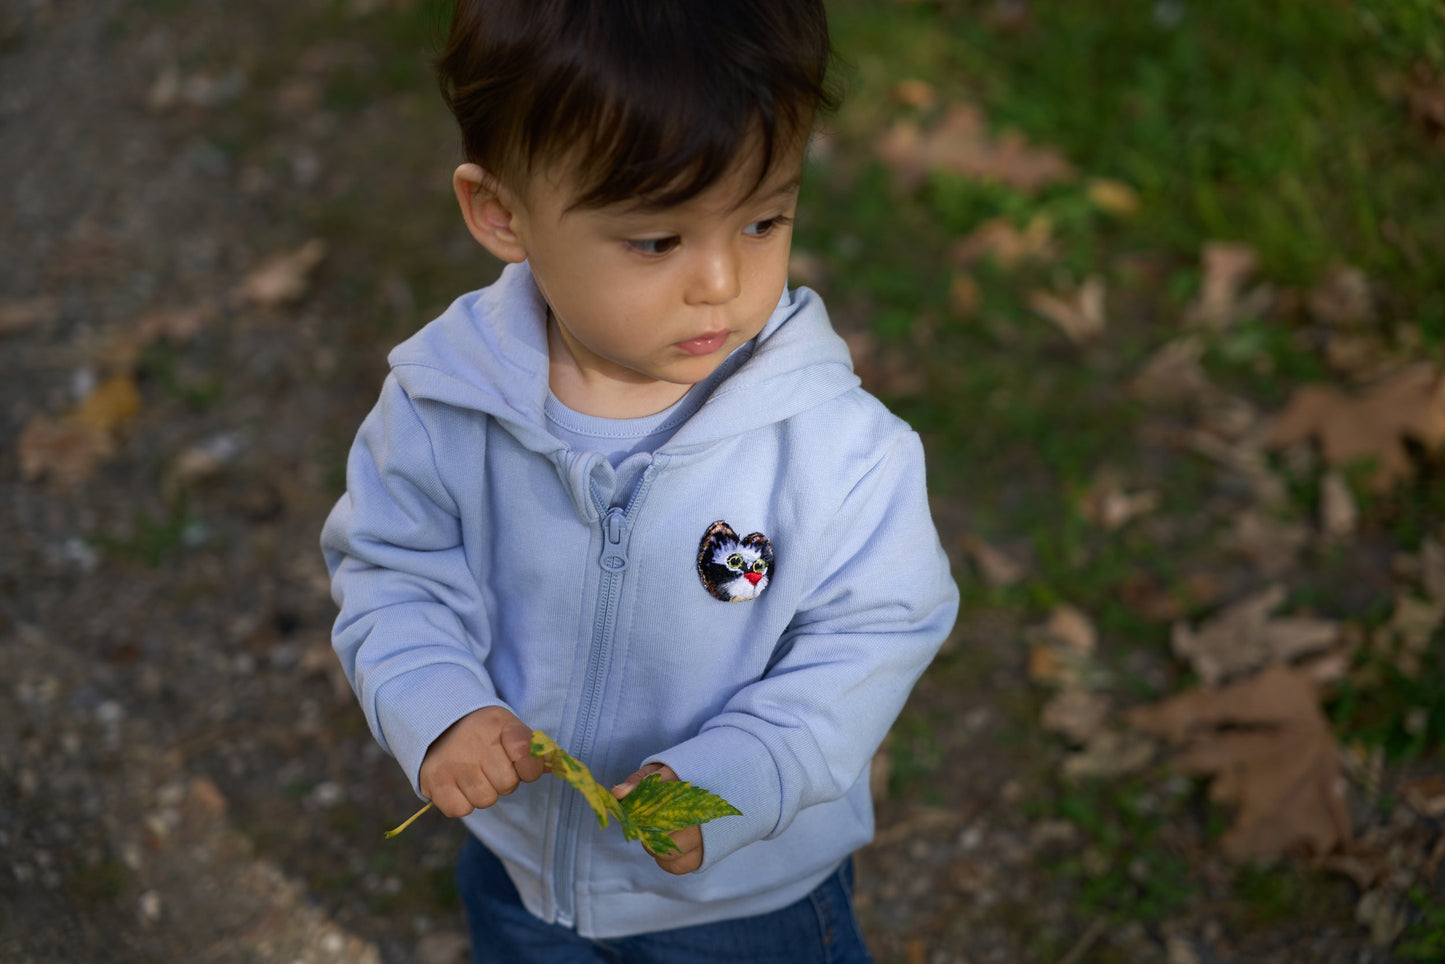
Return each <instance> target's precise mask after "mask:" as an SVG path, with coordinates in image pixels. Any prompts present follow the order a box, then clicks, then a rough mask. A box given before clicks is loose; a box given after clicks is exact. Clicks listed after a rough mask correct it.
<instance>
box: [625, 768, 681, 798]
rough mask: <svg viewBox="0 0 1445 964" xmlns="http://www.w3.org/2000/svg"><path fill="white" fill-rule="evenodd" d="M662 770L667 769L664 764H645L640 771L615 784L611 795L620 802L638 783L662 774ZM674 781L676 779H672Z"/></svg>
mask: <svg viewBox="0 0 1445 964" xmlns="http://www.w3.org/2000/svg"><path fill="white" fill-rule="evenodd" d="M664 770H667V767H666V766H665V765H664V764H661V763H649V764H647V765H646V766H645V767H643V768H642V769H640V770H638V771H636V772H635V773H633V774H632V776H630V777H628V778H627V779H626V780H623V781H622V782H621V783H619V784H617V786H615V787H613V788H612V795H613V796H614V797H616V798H617V799H618V800H621V799H622V798H623V797H625V796H627V795H628V794H629V793H631V792H632V791H633V790H636V789H637V785H638V784H639V783H641V782H642V781H643V780H646V779H647V778H648V777H650V776H652V775H653V774H654V773H662V771H664ZM669 772H671V771H669ZM663 779H667V778H666V776H664V777H663ZM674 779H676V777H674Z"/></svg>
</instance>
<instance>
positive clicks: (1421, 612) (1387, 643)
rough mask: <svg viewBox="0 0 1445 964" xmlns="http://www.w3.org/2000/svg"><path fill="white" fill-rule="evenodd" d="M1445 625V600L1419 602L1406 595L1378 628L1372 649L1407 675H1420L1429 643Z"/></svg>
mask: <svg viewBox="0 0 1445 964" xmlns="http://www.w3.org/2000/svg"><path fill="white" fill-rule="evenodd" d="M1442 625H1445V600H1442V599H1420V598H1418V597H1416V596H1411V595H1409V594H1406V593H1401V594H1400V595H1398V596H1396V597H1395V609H1394V611H1393V612H1391V613H1390V620H1389V622H1387V623H1385V624H1384V625H1383V626H1380V627H1379V628H1377V629H1376V630H1375V632H1374V634H1373V635H1372V636H1371V637H1370V646H1371V648H1372V649H1374V651H1375V652H1376V653H1378V654H1379V655H1380V656H1381V657H1383V658H1385V659H1387V660H1389V661H1390V662H1391V663H1393V664H1394V666H1395V668H1396V669H1398V670H1399V671H1400V672H1401V673H1403V674H1404V675H1406V676H1408V677H1411V678H1415V677H1418V676H1419V675H1420V670H1421V661H1422V660H1423V659H1424V656H1425V653H1426V651H1427V650H1428V649H1429V646H1430V640H1431V638H1432V637H1433V636H1434V635H1435V633H1436V632H1437V631H1438V630H1439V629H1440V627H1441V626H1442Z"/></svg>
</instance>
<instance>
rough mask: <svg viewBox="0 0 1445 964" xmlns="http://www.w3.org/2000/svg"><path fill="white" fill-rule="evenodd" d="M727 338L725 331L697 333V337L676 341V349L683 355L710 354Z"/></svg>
mask: <svg viewBox="0 0 1445 964" xmlns="http://www.w3.org/2000/svg"><path fill="white" fill-rule="evenodd" d="M727 340H728V333H727V332H726V331H715V332H710V333H708V334H706V335H699V336H698V337H697V338H689V339H688V340H687V341H680V342H678V343H677V350H678V351H680V352H682V353H683V354H685V355H711V354H712V353H713V352H715V351H717V350H718V349H719V348H721V347H722V346H723V344H724V343H726V342H727Z"/></svg>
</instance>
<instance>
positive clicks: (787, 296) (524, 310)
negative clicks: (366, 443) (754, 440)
mask: <svg viewBox="0 0 1445 964" xmlns="http://www.w3.org/2000/svg"><path fill="white" fill-rule="evenodd" d="M546 312H547V306H546V303H545V302H544V301H543V300H542V296H541V294H540V293H539V292H538V290H537V286H536V284H535V283H533V281H532V274H531V270H530V269H529V268H528V266H527V265H526V264H525V263H523V264H513V265H508V266H507V267H506V269H505V270H504V271H503V272H502V275H501V277H500V278H499V279H498V280H497V281H496V283H494V284H492V285H490V286H489V287H486V288H483V289H481V290H480V291H473V292H471V293H469V294H466V295H463V296H461V297H460V298H458V299H457V300H456V301H454V302H452V304H451V306H450V307H448V308H447V310H446V311H445V312H443V313H442V315H441V316H440V317H439V318H437V319H436V320H435V321H433V322H432V323H431V324H429V325H427V326H426V327H425V328H423V329H422V330H421V331H419V332H417V333H416V334H415V335H413V336H412V337H411V338H409V339H407V340H406V341H404V342H402V343H401V344H400V345H398V346H397V347H396V348H395V349H393V350H392V352H391V355H390V356H389V357H388V360H389V361H390V363H391V367H392V371H393V372H394V373H395V374H396V377H397V380H398V381H399V382H400V383H401V386H402V387H403V388H404V389H406V391H407V393H408V394H409V395H411V396H412V397H413V398H426V399H431V400H434V401H439V402H443V403H445V404H448V405H453V406H457V407H459V408H464V409H470V410H475V411H479V412H485V413H486V414H488V415H491V416H492V417H493V418H495V419H496V420H497V421H498V422H499V423H501V424H502V425H503V426H504V427H505V428H506V429H507V430H508V431H509V432H511V433H512V434H513V435H514V436H516V438H517V439H518V441H520V442H521V443H522V444H523V445H525V446H526V447H528V448H530V449H532V450H534V451H537V452H541V453H543V454H546V455H549V456H551V457H553V458H558V457H559V456H560V454H561V453H562V452H563V451H565V449H566V447H565V446H564V445H563V443H562V442H560V441H559V440H558V439H557V438H555V437H554V436H553V435H552V434H551V433H550V432H548V431H547V427H546V421H545V416H544V414H543V406H544V404H545V402H546V399H547V374H548V372H547V334H546ZM724 364H725V365H726V366H728V367H730V368H732V369H733V371H732V372H731V373H730V374H728V375H727V377H726V379H725V380H724V381H723V382H722V384H721V385H719V387H718V388H717V390H716V391H715V392H713V394H712V395H711V396H710V397H709V398H708V400H707V402H706V403H704V404H703V406H702V407H701V408H700V409H699V410H698V412H697V413H696V414H695V415H693V417H692V418H691V419H689V420H688V422H687V423H686V424H685V425H683V426H682V428H681V429H679V430H678V432H677V434H676V435H675V436H673V438H672V439H671V440H670V441H669V442H668V443H667V444H666V445H665V446H664V448H673V447H677V446H684V445H697V444H704V443H707V442H710V441H714V440H717V439H720V438H726V437H729V436H732V435H738V434H741V433H744V432H750V431H755V430H757V429H759V428H762V427H764V426H766V425H769V424H772V423H775V422H780V421H782V420H784V419H786V418H789V417H790V416H792V415H795V414H797V413H798V412H802V411H805V410H806V409H809V408H812V407H813V406H815V405H819V404H822V403H823V402H826V401H828V400H829V399H831V398H834V397H836V396H838V395H841V394H843V393H844V392H847V391H850V390H851V389H853V388H855V387H856V386H857V385H858V383H859V382H858V376H856V375H855V374H853V366H852V362H851V360H850V359H849V356H848V347H847V345H846V344H845V343H844V341H843V339H842V338H840V337H838V335H837V333H836V332H834V331H833V328H832V325H831V324H830V323H829V321H828V315H827V312H826V311H825V310H824V308H823V302H822V299H820V298H819V297H818V296H817V294H815V293H814V292H813V291H811V290H809V289H807V288H797V289H792V290H785V291H784V292H783V296H782V298H781V299H779V301H778V307H777V308H776V309H775V310H774V311H773V315H772V317H771V318H769V319H768V323H767V324H766V325H765V326H764V327H763V330H762V332H760V333H759V334H758V336H757V337H756V338H755V339H753V341H752V342H751V343H749V344H746V345H743V346H741V347H739V348H738V349H737V350H736V351H735V352H733V354H732V355H731V356H730V357H729V358H728V360H727V361H726V362H724Z"/></svg>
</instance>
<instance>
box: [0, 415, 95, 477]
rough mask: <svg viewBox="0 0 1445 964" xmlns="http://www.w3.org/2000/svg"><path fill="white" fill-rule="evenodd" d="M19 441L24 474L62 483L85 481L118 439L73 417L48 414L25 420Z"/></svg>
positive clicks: (21, 470)
mask: <svg viewBox="0 0 1445 964" xmlns="http://www.w3.org/2000/svg"><path fill="white" fill-rule="evenodd" d="M15 445H16V449H17V453H18V455H19V458H20V475H21V477H22V478H24V479H26V480H28V481H31V482H33V481H35V480H37V479H40V478H49V479H51V480H52V481H54V482H56V483H58V484H60V485H75V484H77V483H80V482H83V481H85V480H86V479H88V478H90V476H91V475H92V474H94V472H95V470H96V468H97V467H98V466H100V465H101V463H103V462H105V461H107V460H108V459H109V458H110V457H111V456H113V455H114V454H115V442H114V441H113V440H112V439H111V437H110V434H109V433H108V432H97V431H95V430H94V429H93V428H91V427H90V426H89V425H86V424H84V423H83V422H79V421H77V420H75V419H73V418H51V417H50V416H48V415H45V414H39V415H35V416H33V417H32V418H31V419H30V420H29V421H28V422H26V423H25V427H24V428H23V429H21V430H20V438H19V439H17V440H16V443H15Z"/></svg>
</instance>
